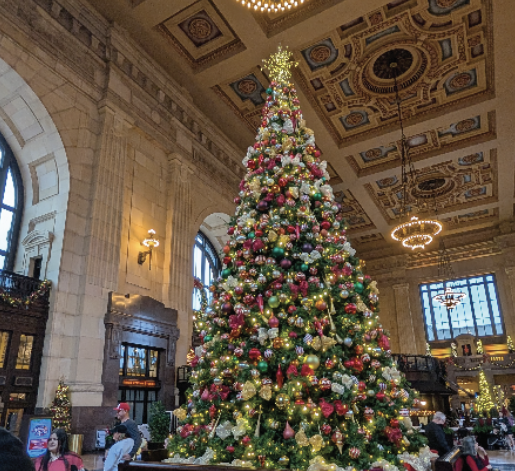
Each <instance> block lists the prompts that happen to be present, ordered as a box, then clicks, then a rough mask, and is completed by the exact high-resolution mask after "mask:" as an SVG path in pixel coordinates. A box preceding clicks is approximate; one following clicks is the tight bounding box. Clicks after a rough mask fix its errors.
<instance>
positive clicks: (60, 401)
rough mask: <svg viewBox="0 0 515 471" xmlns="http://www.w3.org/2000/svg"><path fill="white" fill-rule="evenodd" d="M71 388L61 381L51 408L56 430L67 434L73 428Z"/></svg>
mask: <svg viewBox="0 0 515 471" xmlns="http://www.w3.org/2000/svg"><path fill="white" fill-rule="evenodd" d="M69 392H70V387H69V386H68V385H66V384H64V381H62V380H60V381H59V386H57V390H56V391H55V397H54V400H53V401H52V405H51V406H50V411H51V412H52V417H53V426H54V428H62V429H64V430H66V432H68V433H69V432H70V431H71V428H72V403H71V402H70V399H69V398H68V394H69Z"/></svg>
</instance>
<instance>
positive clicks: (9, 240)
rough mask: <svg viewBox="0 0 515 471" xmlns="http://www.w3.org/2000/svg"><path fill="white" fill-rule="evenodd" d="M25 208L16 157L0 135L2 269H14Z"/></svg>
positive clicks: (0, 259)
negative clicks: (19, 231) (22, 214)
mask: <svg viewBox="0 0 515 471" xmlns="http://www.w3.org/2000/svg"><path fill="white" fill-rule="evenodd" d="M22 209H23V186H22V180H21V175H20V170H19V169H18V164H17V162H16V159H15V157H14V155H13V153H12V151H11V149H10V148H9V146H8V145H7V143H6V142H5V139H4V138H3V137H2V136H1V135H0V269H5V270H12V268H13V265H14V256H15V250H16V245H17V239H18V230H19V226H20V220H21V212H22Z"/></svg>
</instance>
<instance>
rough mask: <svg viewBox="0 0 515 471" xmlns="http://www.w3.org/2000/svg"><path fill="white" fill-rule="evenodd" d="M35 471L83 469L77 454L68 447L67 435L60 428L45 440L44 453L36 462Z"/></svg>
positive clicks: (78, 470) (77, 470) (72, 470)
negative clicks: (45, 447) (45, 448)
mask: <svg viewBox="0 0 515 471" xmlns="http://www.w3.org/2000/svg"><path fill="white" fill-rule="evenodd" d="M34 467H35V468H36V471H84V463H83V462H82V459H81V457H80V456H79V455H77V454H76V453H73V452H72V451H70V450H69V448H68V435H67V434H66V432H65V431H64V429H62V428H58V429H56V430H54V431H53V432H52V435H50V438H49V439H48V442H47V450H46V453H45V454H44V455H42V456H40V457H39V458H38V459H37V460H36V462H35V466H34Z"/></svg>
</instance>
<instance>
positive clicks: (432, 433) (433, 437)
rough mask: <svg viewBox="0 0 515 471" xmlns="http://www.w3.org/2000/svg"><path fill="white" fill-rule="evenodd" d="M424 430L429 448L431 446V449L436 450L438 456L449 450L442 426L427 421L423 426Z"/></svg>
mask: <svg viewBox="0 0 515 471" xmlns="http://www.w3.org/2000/svg"><path fill="white" fill-rule="evenodd" d="M424 431H425V433H426V437H427V439H428V441H429V443H428V445H429V448H431V450H436V451H437V452H438V456H442V455H444V454H445V453H448V452H449V451H451V449H450V448H449V445H448V444H447V440H446V439H445V432H444V431H443V426H441V425H438V424H436V423H435V422H429V423H428V424H427V425H426V426H425V427H424Z"/></svg>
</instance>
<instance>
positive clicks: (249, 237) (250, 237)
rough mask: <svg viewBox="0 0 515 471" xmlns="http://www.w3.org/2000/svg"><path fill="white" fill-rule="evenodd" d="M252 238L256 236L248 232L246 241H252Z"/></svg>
mask: <svg viewBox="0 0 515 471" xmlns="http://www.w3.org/2000/svg"><path fill="white" fill-rule="evenodd" d="M254 237H256V234H254V233H253V232H249V234H248V235H247V239H253V238H254Z"/></svg>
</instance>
